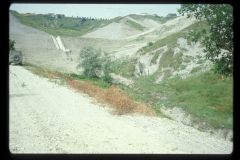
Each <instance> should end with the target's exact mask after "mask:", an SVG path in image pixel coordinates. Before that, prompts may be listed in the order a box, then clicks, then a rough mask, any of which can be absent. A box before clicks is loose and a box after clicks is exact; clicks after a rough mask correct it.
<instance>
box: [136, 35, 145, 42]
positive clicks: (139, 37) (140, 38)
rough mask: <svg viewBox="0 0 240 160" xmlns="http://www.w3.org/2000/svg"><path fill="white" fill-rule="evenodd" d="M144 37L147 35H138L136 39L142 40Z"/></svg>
mask: <svg viewBox="0 0 240 160" xmlns="http://www.w3.org/2000/svg"><path fill="white" fill-rule="evenodd" d="M144 39H145V37H144V36H143V35H141V36H138V37H137V39H136V41H142V40H144Z"/></svg>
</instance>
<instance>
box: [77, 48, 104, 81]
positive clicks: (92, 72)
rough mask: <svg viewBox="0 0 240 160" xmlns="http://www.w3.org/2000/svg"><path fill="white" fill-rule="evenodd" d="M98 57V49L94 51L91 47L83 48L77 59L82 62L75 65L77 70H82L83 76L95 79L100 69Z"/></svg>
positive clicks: (99, 52)
mask: <svg viewBox="0 0 240 160" xmlns="http://www.w3.org/2000/svg"><path fill="white" fill-rule="evenodd" d="M100 56H101V50H100V49H99V50H95V49H94V48H93V47H83V48H82V50H81V52H80V54H79V59H83V60H82V62H81V63H79V64H78V65H77V68H80V67H82V68H83V69H84V72H83V73H84V75H86V76H88V77H94V78H97V77H98V76H97V75H98V74H99V73H100V70H101V67H102V65H101V61H100Z"/></svg>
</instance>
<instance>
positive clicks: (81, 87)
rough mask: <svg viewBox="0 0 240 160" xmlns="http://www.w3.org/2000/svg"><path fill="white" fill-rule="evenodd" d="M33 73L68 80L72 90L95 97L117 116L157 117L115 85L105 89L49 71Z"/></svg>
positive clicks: (147, 107)
mask: <svg viewBox="0 0 240 160" xmlns="http://www.w3.org/2000/svg"><path fill="white" fill-rule="evenodd" d="M32 72H37V73H39V72H40V73H41V74H44V76H46V77H47V78H49V79H51V78H52V77H54V76H55V77H62V78H66V80H67V82H68V84H69V87H70V88H73V89H76V90H78V91H80V92H83V93H86V94H88V95H90V96H92V97H94V98H95V99H96V100H97V101H98V102H100V103H101V104H108V106H109V107H112V108H113V109H114V111H113V112H114V113H115V114H118V115H122V114H133V113H138V114H143V115H152V116H156V113H155V112H154V111H153V110H152V109H151V107H150V106H147V105H145V104H143V103H139V102H137V101H135V100H133V98H132V95H127V94H126V93H125V92H124V91H123V90H121V89H120V88H117V87H116V86H114V85H112V86H111V87H110V88H109V89H104V88H100V87H98V86H95V85H93V84H90V83H87V82H83V81H75V80H73V79H72V78H70V77H68V76H65V75H62V74H58V73H54V72H51V71H47V70H38V69H37V70H34V69H33V70H32Z"/></svg>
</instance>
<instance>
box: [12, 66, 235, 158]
mask: <svg viewBox="0 0 240 160" xmlns="http://www.w3.org/2000/svg"><path fill="white" fill-rule="evenodd" d="M9 75H10V86H9V87H10V93H9V94H10V95H9V97H10V99H9V101H10V106H9V114H10V119H9V129H10V130H9V140H10V141H9V147H10V148H9V149H10V151H11V152H12V153H206V154H207V153H212V154H214V153H218V154H226V153H231V152H232V147H233V145H232V142H230V141H226V140H223V139H217V138H215V137H211V136H210V135H209V134H207V133H204V132H200V131H198V130H196V129H194V128H192V127H189V126H185V125H183V124H182V123H179V122H175V121H172V120H169V119H165V118H158V117H147V116H114V115H111V114H109V113H108V112H107V111H106V110H104V109H103V108H101V107H99V106H97V105H94V104H92V103H91V100H90V99H88V98H86V97H85V96H84V94H81V93H76V92H75V91H73V90H70V89H69V88H67V87H66V86H59V85H57V84H54V83H52V82H49V81H48V79H45V78H39V77H38V76H36V75H33V74H32V73H31V72H29V71H28V70H26V69H24V68H23V67H21V66H14V65H11V66H10V74H9Z"/></svg>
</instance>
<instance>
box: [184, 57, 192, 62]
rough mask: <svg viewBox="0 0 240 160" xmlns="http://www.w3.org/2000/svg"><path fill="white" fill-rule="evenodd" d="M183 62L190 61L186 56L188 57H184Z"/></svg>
mask: <svg viewBox="0 0 240 160" xmlns="http://www.w3.org/2000/svg"><path fill="white" fill-rule="evenodd" d="M183 62H184V63H190V62H191V59H190V58H188V57H185V58H184V59H183Z"/></svg>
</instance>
